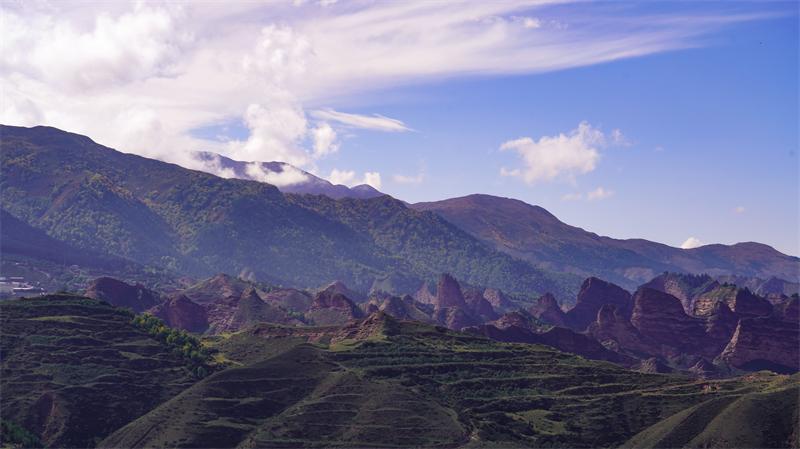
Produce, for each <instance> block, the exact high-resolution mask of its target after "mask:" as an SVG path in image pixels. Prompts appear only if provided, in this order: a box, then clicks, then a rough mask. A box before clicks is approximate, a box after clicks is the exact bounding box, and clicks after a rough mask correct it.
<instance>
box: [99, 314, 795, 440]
mask: <svg viewBox="0 0 800 449" xmlns="http://www.w3.org/2000/svg"><path fill="white" fill-rule="evenodd" d="M381 320H383V321H380V322H377V321H376V319H374V318H372V319H371V320H367V321H365V322H364V324H363V325H362V326H370V327H369V328H363V329H362V331H359V332H357V333H356V334H357V335H360V336H361V337H360V338H353V337H352V335H356V334H352V333H348V334H346V335H345V334H340V330H338V329H337V328H335V327H328V328H308V329H305V330H303V331H299V330H298V331H292V330H290V328H286V327H280V326H269V325H265V326H261V327H258V328H257V329H250V330H249V331H245V332H241V333H237V334H233V335H229V336H219V337H215V339H214V340H213V345H214V347H215V348H217V349H218V350H220V351H221V352H223V353H225V355H226V356H227V357H229V358H230V360H234V361H236V363H238V365H237V367H235V368H229V369H227V370H225V371H222V372H219V373H215V374H213V375H211V376H209V377H207V378H206V379H203V380H202V381H200V382H199V383H197V384H196V385H194V386H192V387H191V388H189V389H188V390H186V391H184V392H183V393H181V394H180V395H179V396H177V397H176V398H174V399H172V400H170V401H169V402H166V403H165V404H163V405H161V406H160V407H158V408H156V409H155V410H153V411H152V412H151V413H148V414H147V415H145V416H144V417H142V418H141V419H139V420H137V421H135V422H132V423H130V424H129V425H127V426H125V427H124V428H122V429H120V430H119V431H118V432H115V433H114V434H113V435H111V436H110V437H109V438H108V439H107V440H105V441H104V442H102V443H101V446H102V447H120V446H130V445H134V444H135V445H138V446H146V447H163V446H169V447H197V446H198V445H207V444H213V445H214V446H216V447H259V448H261V447H323V446H324V447H354V446H355V447H439V446H445V447H447V446H453V447H460V446H466V447H576V448H577V447H614V446H619V445H621V444H623V443H625V442H626V441H628V440H629V439H630V438H631V437H633V436H634V435H635V434H637V433H638V432H642V431H644V430H645V429H648V428H649V427H651V426H654V425H656V424H657V423H659V422H661V421H663V420H665V419H668V418H669V417H670V416H673V415H674V414H676V413H679V412H682V411H684V410H687V409H690V408H692V407H695V406H697V405H698V404H702V403H705V402H706V401H710V400H717V399H718V400H723V399H724V398H734V399H735V400H739V398H746V397H748V395H758V394H766V393H768V392H770V391H779V390H781V389H785V388H797V385H798V380H797V379H796V378H789V377H787V376H778V375H773V374H769V373H758V374H753V375H750V376H748V377H747V378H741V379H728V380H696V379H692V378H688V377H683V376H676V375H659V374H643V373H638V372H632V371H627V370H624V369H622V368H620V367H618V366H616V365H612V364H608V363H601V362H593V361H589V360H585V359H583V358H581V357H576V356H571V355H568V354H564V353H560V352H558V351H556V350H553V349H552V348H548V347H544V346H537V345H524V344H507V343H498V342H494V341H490V340H486V339H483V338H480V337H476V336H471V335H466V334H461V333H457V332H452V331H448V330H446V329H443V328H440V327H434V326H430V325H426V324H422V323H416V322H400V321H396V320H394V319H392V318H390V317H388V316H386V315H383V316H382V317H381ZM303 341H331V342H333V343H331V345H330V348H329V347H328V346H327V345H321V344H317V345H310V344H308V343H304V342H303ZM260 356H261V357H264V358H259V357H260ZM787 391H790V390H787ZM743 400H744V399H743ZM784 405H785V406H788V407H789V408H791V407H793V406H792V404H788V403H787V404H784ZM784 405H779V404H775V406H776V407H782V406H784ZM796 409H797V407H796V406H794V410H796ZM173 417H174V418H173ZM778 426H784V424H783V423H782V422H781V423H779V424H778ZM787 426H788V425H787ZM743 427H744V426H743ZM788 428H791V427H790V426H789V427H788ZM723 430H724V432H730V429H723ZM724 432H723V433H724ZM209 442H210V443H209ZM718 445H719V444H718Z"/></svg>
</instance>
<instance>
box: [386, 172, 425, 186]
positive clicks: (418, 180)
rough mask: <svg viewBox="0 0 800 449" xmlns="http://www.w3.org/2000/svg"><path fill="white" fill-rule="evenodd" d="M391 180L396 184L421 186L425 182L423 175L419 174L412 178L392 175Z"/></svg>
mask: <svg viewBox="0 0 800 449" xmlns="http://www.w3.org/2000/svg"><path fill="white" fill-rule="evenodd" d="M392 180H393V181H394V182H396V183H398V184H422V182H423V181H424V180H425V174H424V173H421V172H420V173H417V174H416V175H413V176H409V175H402V174H395V175H392Z"/></svg>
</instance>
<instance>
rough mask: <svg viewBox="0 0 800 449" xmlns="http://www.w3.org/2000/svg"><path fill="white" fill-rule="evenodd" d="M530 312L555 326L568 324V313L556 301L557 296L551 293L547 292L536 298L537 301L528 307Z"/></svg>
mask: <svg viewBox="0 0 800 449" xmlns="http://www.w3.org/2000/svg"><path fill="white" fill-rule="evenodd" d="M528 312H530V314H531V315H533V316H535V317H536V318H538V319H540V320H542V321H544V322H546V323H550V324H552V325H553V326H561V327H566V325H567V315H566V314H565V313H564V311H563V310H561V307H559V305H558V301H556V298H555V297H554V296H553V295H551V294H550V293H545V294H544V295H542V296H540V297H539V299H537V300H536V303H534V305H532V306H531V307H530V308H529V309H528Z"/></svg>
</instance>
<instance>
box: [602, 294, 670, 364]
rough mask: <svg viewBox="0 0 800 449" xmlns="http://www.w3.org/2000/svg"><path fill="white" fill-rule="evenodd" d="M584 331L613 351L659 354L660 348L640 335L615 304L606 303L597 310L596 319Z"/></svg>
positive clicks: (638, 354)
mask: <svg viewBox="0 0 800 449" xmlns="http://www.w3.org/2000/svg"><path fill="white" fill-rule="evenodd" d="M586 333H587V334H588V335H591V336H592V337H594V338H595V339H596V340H597V341H599V342H600V343H602V344H603V346H605V347H607V348H610V349H612V350H614V351H617V352H621V353H626V354H631V355H635V356H639V357H642V356H644V357H646V356H648V355H655V354H659V352H660V348H659V346H658V345H657V344H655V343H654V342H652V341H651V340H650V339H649V338H647V337H645V336H644V335H642V334H641V333H640V332H639V330H638V329H636V327H634V326H633V324H631V322H630V320H628V317H626V316H625V315H624V314H623V313H621V312H620V311H619V310H618V309H617V308H616V306H613V305H610V304H606V305H604V306H603V307H601V308H600V310H599V311H598V312H597V320H596V321H595V322H594V323H592V324H590V325H589V327H588V329H587V331H586Z"/></svg>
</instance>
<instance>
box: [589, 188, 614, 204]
mask: <svg viewBox="0 0 800 449" xmlns="http://www.w3.org/2000/svg"><path fill="white" fill-rule="evenodd" d="M613 195H614V191H613V190H606V189H604V188H602V187H598V188H596V189H594V190H592V191H591V192H588V193H587V194H586V199H587V200H589V201H595V200H604V199H606V198H610V197H612V196H613Z"/></svg>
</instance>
